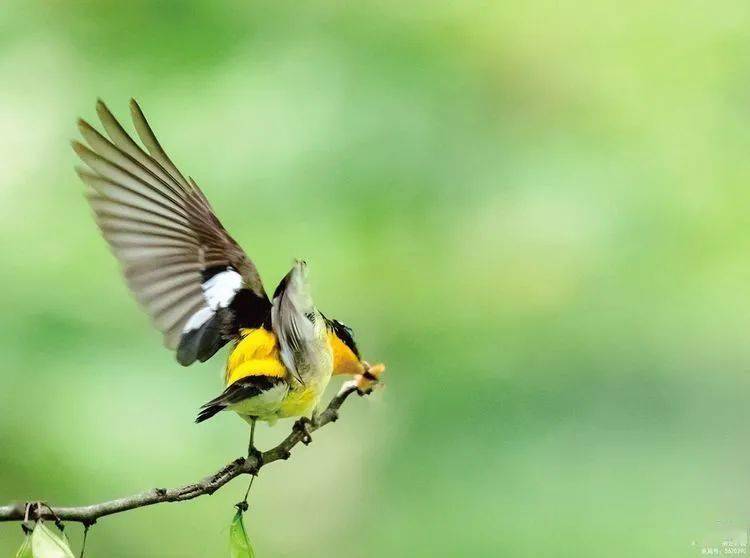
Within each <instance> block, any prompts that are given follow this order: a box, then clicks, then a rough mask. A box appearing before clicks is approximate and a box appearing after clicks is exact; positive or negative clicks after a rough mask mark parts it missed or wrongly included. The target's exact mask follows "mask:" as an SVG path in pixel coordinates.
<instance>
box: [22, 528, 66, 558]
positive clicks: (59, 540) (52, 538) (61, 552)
mask: <svg viewBox="0 0 750 558" xmlns="http://www.w3.org/2000/svg"><path fill="white" fill-rule="evenodd" d="M31 549H32V550H33V551H34V558H75V556H74V555H73V552H72V551H71V550H70V546H68V540H67V537H66V536H65V535H64V534H61V535H58V534H57V533H55V532H54V531H52V529H50V528H49V527H47V526H46V525H45V524H44V523H43V522H42V521H38V522H37V524H36V527H34V532H33V533H32V534H31Z"/></svg>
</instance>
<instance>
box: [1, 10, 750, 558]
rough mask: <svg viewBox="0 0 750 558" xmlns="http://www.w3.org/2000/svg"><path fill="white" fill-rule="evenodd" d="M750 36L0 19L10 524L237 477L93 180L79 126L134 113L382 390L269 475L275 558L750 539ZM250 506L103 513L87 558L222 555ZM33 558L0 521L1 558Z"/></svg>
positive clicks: (502, 21)
mask: <svg viewBox="0 0 750 558" xmlns="http://www.w3.org/2000/svg"><path fill="white" fill-rule="evenodd" d="M749 25H750V4H748V3H747V2H742V1H727V2H719V3H716V4H710V3H703V2H677V1H673V0H667V1H662V2H658V3H654V2H646V1H635V2H627V3H623V2H608V1H605V2H588V3H566V2H562V3H560V2H545V1H534V2H527V3H494V2H472V1H466V2H443V1H437V2H434V1H430V2H427V1H421V0H419V1H414V0H409V1H399V2H395V1H385V2H371V1H360V2H335V1H330V0H328V1H326V0H323V1H312V2H292V1H281V2H274V3H257V2H243V1H216V0H213V1H210V2H209V1H206V2H196V1H193V2H176V1H173V2H160V3H153V4H152V3H148V2H143V1H135V2H114V1H101V2H94V1H90V2H72V1H65V2H61V1H47V2H15V1H11V2H10V3H9V2H7V0H6V2H3V5H2V9H0V76H2V87H0V254H1V256H2V258H1V261H2V264H1V265H0V285H1V286H2V288H1V290H0V308H1V309H2V319H0V354H1V355H2V357H1V359H0V370H1V374H2V375H1V377H0V502H6V501H13V500H20V501H23V500H28V499H43V500H47V501H49V502H51V503H58V504H71V505H72V504H84V503H93V502H97V501H101V500H105V499H110V498H113V497H117V496H123V495H127V494H130V493H133V492H136V491H140V490H143V489H147V488H150V487H155V486H173V485H179V484H183V483H186V482H189V481H192V480H194V479H197V478H200V477H201V476H203V475H205V474H207V473H209V472H211V471H212V470H214V469H215V468H217V467H218V466H219V465H221V464H223V463H225V462H227V461H228V460H229V459H231V458H234V457H236V456H238V455H240V454H241V453H242V451H243V450H244V448H245V443H246V434H247V428H246V426H245V424H244V423H243V422H242V421H240V420H239V419H237V418H236V417H234V416H231V415H226V416H220V417H218V418H217V419H216V420H212V421H210V422H208V423H206V424H204V425H201V426H196V425H195V424H193V418H194V415H195V411H196V409H197V407H198V406H199V405H200V404H201V403H202V402H203V401H205V400H206V399H208V398H210V397H211V396H213V395H214V394H215V393H217V391H218V390H219V389H220V380H219V376H220V372H221V368H222V364H223V363H222V361H223V357H220V358H218V359H216V360H213V361H211V362H209V363H207V364H205V365H200V366H195V367H191V368H189V369H182V368H181V367H179V366H178V365H177V364H176V363H175V362H174V360H173V357H172V355H170V354H169V352H168V351H166V350H164V349H163V348H162V347H161V342H160V336H159V335H158V333H156V332H155V331H154V330H152V329H151V327H150V326H149V323H148V320H147V318H146V317H145V315H144V314H143V313H142V312H141V311H140V310H139V309H138V308H137V306H136V304H135V303H134V301H133V300H132V299H131V297H130V296H129V294H128V292H127V290H126V288H125V286H124V284H123V282H122V281H121V279H120V277H119V273H118V269H117V266H116V263H115V261H114V259H113V258H112V257H111V256H110V254H109V253H108V252H107V249H106V247H105V244H104V242H103V241H102V239H101V238H100V237H99V235H98V232H97V230H96V228H95V226H94V224H93V222H92V219H91V218H90V216H89V214H88V209H87V206H86V204H85V202H84V200H83V198H82V195H81V192H82V186H81V184H79V182H78V181H77V179H76V177H75V175H74V173H73V170H72V167H73V164H74V162H75V158H74V156H73V154H72V151H71V149H70V147H69V145H68V141H69V140H70V139H71V138H73V137H75V136H76V135H77V132H76V128H75V119H76V117H78V116H83V117H85V118H87V119H89V120H93V119H95V112H94V102H95V100H96V98H97V97H102V98H103V99H105V100H107V102H108V103H109V105H110V107H111V108H112V110H113V111H114V112H115V113H116V114H118V115H120V116H121V117H122V118H126V117H127V114H128V111H127V101H128V99H129V98H130V97H131V96H134V97H136V98H137V99H139V101H140V102H141V103H142V106H143V107H144V110H145V112H146V114H147V116H148V117H149V118H150V119H151V121H152V124H153V125H154V127H155V129H156V131H157V134H158V135H159V138H160V139H161V141H162V143H163V144H164V145H165V147H166V148H167V151H168V152H169V153H170V154H171V155H172V158H173V159H174V160H175V162H176V163H177V164H178V166H179V167H180V168H181V169H183V171H184V172H185V173H187V174H190V175H192V176H193V177H194V178H195V179H196V181H197V182H198V183H199V184H200V185H201V186H202V187H203V188H204V190H205V191H206V193H207V195H208V196H209V198H210V199H211V200H212V202H213V204H214V206H215V208H216V210H217V212H218V214H219V216H220V217H221V218H222V220H223V222H224V223H225V225H226V226H227V228H228V229H229V230H230V231H231V232H232V233H233V235H234V236H235V237H237V238H238V239H239V240H240V241H241V243H242V244H243V246H244V247H245V248H246V250H247V251H248V253H249V254H251V256H252V257H253V258H254V259H255V261H256V263H257V265H258V267H259V268H260V270H261V272H262V274H263V276H264V278H265V281H266V284H267V285H270V286H271V287H270V288H273V285H275V283H276V281H278V279H279V278H280V277H281V276H282V275H283V274H284V273H285V272H286V270H287V269H288V268H289V267H290V265H291V262H292V258H293V257H296V256H299V257H304V258H306V259H307V260H308V261H309V262H310V264H311V270H312V279H313V281H314V289H315V295H316V300H317V302H318V303H319V305H320V307H321V308H322V309H323V310H324V311H325V312H326V313H328V314H330V315H333V316H336V317H339V318H341V319H342V320H344V321H346V322H348V323H350V324H351V325H353V326H354V328H355V330H356V332H357V336H358V340H359V343H360V346H361V349H362V350H363V352H364V354H365V356H366V357H367V358H369V359H371V360H373V361H383V362H386V363H387V364H388V366H389V369H388V372H387V378H386V379H387V386H386V387H385V389H383V390H381V391H379V392H378V393H377V394H375V395H374V396H373V397H371V398H369V399H365V400H352V401H350V402H349V403H348V404H347V405H346V408H345V409H344V411H343V420H341V421H339V422H338V423H337V424H336V425H335V426H331V427H329V428H326V429H324V430H323V431H321V432H320V433H318V434H317V435H316V436H315V440H314V443H313V444H312V445H311V446H310V447H308V448H304V447H301V448H299V449H297V450H296V451H295V452H294V456H293V459H292V460H291V461H289V462H287V463H284V464H279V465H274V466H272V467H269V468H268V469H264V470H263V473H262V476H261V477H260V479H259V482H257V483H256V485H255V486H254V488H253V492H252V498H251V504H252V507H251V510H250V512H249V515H248V519H247V522H248V529H249V531H250V534H251V536H252V539H253V541H254V544H255V547H256V551H257V553H258V556H261V557H262V556H266V557H268V556H276V557H293V556H306V557H313V558H314V557H338V556H341V557H363V558H367V557H382V556H410V557H421V556H429V557H435V556H459V555H461V556H463V555H466V556H540V555H541V556H554V555H566V556H570V555H576V556H608V557H615V556H627V557H632V556H693V555H698V554H700V550H701V548H702V545H703V544H704V543H705V541H706V540H709V539H711V537H724V538H726V537H730V538H731V537H732V536H735V535H737V533H739V535H737V537H741V534H742V533H743V532H744V531H745V529H747V528H748V527H750V451H749V446H748V440H749V436H750V374H749V372H750V345H749V344H748V335H749V334H748V332H749V331H750V218H749V216H750V157H748V151H749V150H750V126H749V125H748V124H749V122H750V35H749V34H748V30H749V29H750V27H748V26H749ZM288 428H289V424H288V423H286V424H284V423H282V424H280V425H277V426H276V427H274V428H266V427H263V428H261V429H260V433H259V437H260V445H261V447H268V446H270V445H272V444H274V443H275V442H276V441H277V440H279V439H280V438H281V437H282V436H283V435H284V434H285V432H286V431H287V429H288ZM244 488H245V482H244V481H241V480H238V481H235V482H234V483H232V484H231V485H229V486H228V487H226V488H225V489H223V490H222V491H220V492H219V493H217V494H215V495H214V496H212V497H210V498H208V497H206V498H202V499H199V500H196V501H193V502H191V503H184V504H180V505H161V506H157V507H152V508H147V509H142V510H138V511H134V512H129V513H127V514H122V515H119V516H116V517H111V518H107V519H104V520H102V521H101V522H100V523H99V524H98V525H97V526H96V527H95V528H94V529H93V530H92V532H91V536H90V540H89V547H88V550H87V556H90V557H92V558H96V557H98V556H107V557H108V558H118V557H123V558H124V557H134V556H138V557H140V556H144V557H145V556H160V557H161V556H163V557H178V556H179V557H206V556H212V557H213V556H217V557H218V556H228V540H227V539H228V527H229V522H230V519H231V516H232V512H233V510H232V504H233V503H234V502H236V501H237V500H239V499H240V498H241V496H242V493H243V491H244ZM68 532H69V534H70V537H71V540H72V541H73V543H74V545H76V547H78V544H79V542H80V528H79V527H78V526H71V527H70V528H69V529H68ZM711 540H713V539H711ZM20 541H21V534H20V529H19V528H18V526H17V525H11V524H2V525H0V555H3V556H9V555H11V554H12V553H13V552H14V550H15V548H17V547H18V545H19V544H20Z"/></svg>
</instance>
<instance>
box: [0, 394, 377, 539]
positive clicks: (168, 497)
mask: <svg viewBox="0 0 750 558" xmlns="http://www.w3.org/2000/svg"><path fill="white" fill-rule="evenodd" d="M354 392H358V393H359V394H360V395H365V394H366V393H369V391H368V390H362V389H361V388H360V387H359V386H358V384H357V382H356V381H349V382H346V383H345V384H344V385H343V386H342V387H341V390H340V391H339V392H338V394H337V395H336V396H335V397H334V398H333V399H332V400H331V402H330V403H329V404H328V407H327V408H326V410H325V411H323V412H322V413H320V414H319V415H317V417H315V419H314V420H313V421H311V422H309V423H307V425H306V427H305V428H304V429H303V428H299V427H297V425H296V424H295V427H294V428H293V429H292V432H291V433H290V434H289V435H288V436H287V437H286V438H284V440H282V442H281V443H280V444H279V445H277V446H276V447H274V448H272V449H270V450H268V451H266V452H263V454H262V455H263V457H262V458H261V459H260V460H259V459H258V457H257V456H254V455H251V456H248V457H247V458H244V457H240V458H239V459H235V460H234V461H232V462H231V463H228V464H227V465H225V466H224V467H222V468H221V469H219V470H218V471H216V472H215V473H214V474H212V475H209V476H207V477H205V478H204V479H202V480H200V481H198V482H195V483H192V484H187V485H185V486H180V487H177V488H154V489H151V490H147V491H145V492H141V493H140V494H134V495H132V496H127V497H125V498H118V499H116V500H110V501H108V502H102V503H100V504H92V505H89V506H77V507H57V506H55V507H50V506H48V505H47V504H45V503H41V502H38V503H32V504H30V505H28V506H27V504H25V503H24V504H10V505H7V506H0V522H1V521H24V520H25V519H29V520H36V519H42V518H43V519H52V520H60V521H76V522H79V523H83V524H84V525H93V524H94V523H96V521H97V520H98V519H99V518H100V517H104V516H107V515H113V514H116V513H122V512H126V511H128V510H134V509H136V508H143V507H145V506H153V505H154V504H161V503H164V502H182V501H184V500H192V499H193V498H197V497H198V496H204V495H206V494H213V493H214V492H216V491H217V490H219V489H220V488H221V487H222V486H224V485H225V484H227V483H228V482H229V481H231V480H232V479H234V478H236V477H238V476H240V475H257V474H258V472H259V471H260V470H261V469H262V468H263V467H265V466H266V465H268V464H270V463H273V462H274V461H278V460H280V459H288V458H289V456H290V455H291V450H292V448H293V447H294V446H296V445H297V444H298V443H300V442H303V443H305V444H308V443H309V442H310V435H309V433H310V432H314V431H315V430H318V429H319V428H322V427H323V426H325V425H326V424H328V423H329V422H334V421H336V419H337V418H338V411H339V409H340V408H341V405H343V403H344V401H346V398H347V397H349V396H350V395H351V394H352V393H354ZM27 508H28V510H27ZM27 511H28V517H27V516H26V514H27Z"/></svg>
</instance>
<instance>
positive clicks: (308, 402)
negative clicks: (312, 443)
mask: <svg viewBox="0 0 750 558" xmlns="http://www.w3.org/2000/svg"><path fill="white" fill-rule="evenodd" d="M130 110H131V114H132V118H133V124H134V125H135V130H136V133H137V135H138V137H139V138H140V140H141V142H142V143H143V145H144V146H145V148H146V149H145V150H144V149H143V148H142V147H141V146H140V145H138V144H137V143H136V142H135V141H134V140H133V138H132V137H131V136H130V135H129V134H128V133H127V132H126V131H125V130H124V129H123V127H122V126H121V125H120V123H119V122H118V121H117V120H116V119H115V117H114V116H113V115H112V113H111V112H110V111H109V109H108V108H107V107H106V105H105V104H104V103H103V102H101V101H99V102H98V103H97V105H96V111H97V114H98V116H99V119H100V121H101V123H102V125H103V127H104V130H105V131H106V133H107V135H108V136H109V138H106V137H105V136H103V135H102V134H100V133H99V132H98V131H96V130H95V129H94V128H93V127H92V126H91V125H89V124H88V123H87V122H85V121H84V120H79V123H78V125H79V129H80V132H81V134H82V135H83V138H84V139H85V141H86V143H88V146H86V145H83V144H82V143H80V142H77V141H74V142H73V149H74V150H75V152H76V153H77V154H78V156H79V157H80V158H81V160H82V161H83V162H84V163H85V164H86V165H87V167H88V168H81V167H78V168H76V171H77V172H78V175H79V176H80V177H81V179H82V180H83V181H84V182H85V183H86V184H87V186H88V188H87V191H86V196H87V198H88V200H89V203H90V204H91V208H92V209H93V213H94V217H95V219H96V223H97V224H98V225H99V228H100V229H101V231H102V234H103V235H104V238H105V239H106V240H107V242H108V243H109V246H110V248H111V250H112V252H113V253H114V255H115V256H116V258H117V259H118V260H119V262H120V265H121V267H122V271H123V274H124V276H125V280H126V282H127V284H128V286H129V287H130V290H131V291H132V292H133V294H134V295H135V298H136V299H137V300H138V302H139V303H140V304H141V306H142V307H143V308H144V309H145V310H146V312H147V313H148V314H149V315H150V316H151V319H152V321H153V324H154V325H155V326H156V328H157V329H158V330H159V331H161V332H162V333H163V334H164V344H165V345H166V346H167V347H168V348H169V349H173V350H176V353H177V355H176V356H177V361H178V362H179V363H180V364H182V365H183V366H188V365H189V364H192V363H193V362H195V361H196V360H198V361H200V362H204V361H206V360H208V359H209V358H210V357H211V356H213V355H214V354H215V353H216V351H218V350H219V349H220V348H221V347H222V346H224V345H225V344H226V343H232V344H233V346H232V349H231V353H230V355H229V358H228V361H227V365H226V369H225V385H226V389H225V390H224V392H223V393H221V395H219V396H218V397H216V398H215V399H212V400H211V401H209V402H208V403H206V404H205V405H203V406H202V407H201V410H200V413H199V414H198V418H197V419H196V422H202V421H204V420H206V419H208V418H211V417H212V416H214V415H215V414H216V413H218V412H219V411H223V410H225V409H228V410H232V411H235V412H237V413H238V414H239V415H240V416H242V417H243V418H244V419H246V420H247V421H248V422H249V423H250V424H251V435H250V451H251V452H255V451H257V450H255V449H254V446H253V433H254V430H255V422H256V420H263V421H268V422H270V423H273V422H274V421H276V420H277V419H278V418H284V417H306V418H308V419H309V418H310V417H311V415H312V413H313V411H314V409H315V407H316V405H317V403H318V401H319V400H320V397H321V395H322V393H323V391H324V390H325V388H326V385H327V384H328V381H329V379H330V377H331V374H363V373H366V364H365V363H364V362H363V361H362V360H361V358H360V355H359V351H358V350H357V346H356V344H355V342H354V338H353V335H352V331H351V329H349V328H348V327H347V326H345V325H344V324H342V323H341V322H339V321H337V320H330V319H328V318H326V317H325V316H323V314H321V313H320V311H318V309H317V308H316V307H315V305H314V303H313V299H312V296H311V294H310V287H309V283H308V279H307V264H306V263H305V262H304V261H300V260H297V261H296V262H295V264H294V266H293V267H292V269H291V271H289V273H287V275H286V276H285V277H284V278H283V279H282V280H281V282H280V283H279V285H278V287H276V290H275V292H274V294H273V298H272V299H270V300H269V298H268V296H267V294H266V291H265V289H264V288H263V283H262V281H261V279H260V276H259V274H258V271H257V269H256V268H255V265H254V264H253V262H252V261H251V260H250V258H248V257H247V255H246V254H245V252H244V251H243V250H242V248H240V246H239V245H238V244H237V243H236V242H235V241H234V239H233V238H232V237H231V236H230V235H229V233H227V231H226V230H225V229H224V227H223V226H222V225H221V223H220V222H219V220H218V218H217V217H216V215H215V214H214V212H213V209H212V208H211V205H210V204H209V202H208V200H207V199H206V197H205V195H204V194H203V192H202V191H201V190H200V189H199V188H198V186H197V185H196V183H195V182H194V181H193V179H192V178H187V179H186V178H185V177H184V175H183V174H182V173H181V172H180V171H179V170H178V169H177V167H176V166H175V165H174V164H173V163H172V161H171V160H170V159H169V157H168V156H167V154H166V153H165V152H164V149H162V147H161V145H160V144H159V142H158V140H157V139H156V136H155V135H154V132H153V131H152V129H151V127H150V126H149V124H148V122H147V121H146V118H145V116H144V115H143V112H142V111H141V109H140V107H139V106H138V104H137V103H136V102H135V100H131V102H130Z"/></svg>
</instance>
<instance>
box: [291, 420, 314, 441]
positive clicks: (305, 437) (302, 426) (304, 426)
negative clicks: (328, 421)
mask: <svg viewBox="0 0 750 558" xmlns="http://www.w3.org/2000/svg"><path fill="white" fill-rule="evenodd" d="M313 416H315V415H313ZM312 424H313V420H311V419H309V418H307V417H300V418H299V419H298V420H297V422H295V423H294V429H295V430H299V431H300V432H302V440H301V441H302V443H303V444H305V445H308V444H309V443H310V442H312V436H310V426H311V425H312Z"/></svg>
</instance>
